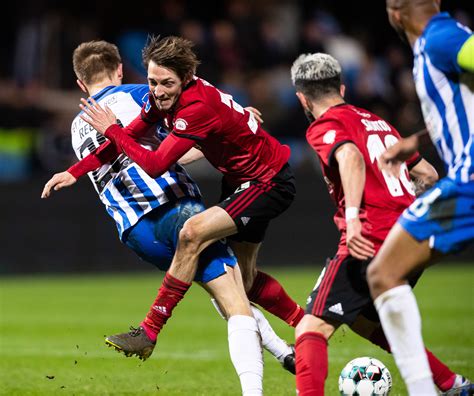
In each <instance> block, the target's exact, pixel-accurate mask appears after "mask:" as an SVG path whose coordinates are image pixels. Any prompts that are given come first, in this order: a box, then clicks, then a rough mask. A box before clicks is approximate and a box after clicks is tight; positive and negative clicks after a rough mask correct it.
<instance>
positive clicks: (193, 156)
mask: <svg viewBox="0 0 474 396" xmlns="http://www.w3.org/2000/svg"><path fill="white" fill-rule="evenodd" d="M201 158H204V154H203V153H202V151H201V150H198V149H197V148H194V147H192V148H191V150H189V151H188V152H187V153H186V154H184V155H183V156H182V157H181V158H180V159H179V160H178V164H180V165H188V164H190V163H192V162H195V161H198V160H200V159H201Z"/></svg>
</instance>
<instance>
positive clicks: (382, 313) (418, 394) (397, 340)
mask: <svg viewBox="0 0 474 396" xmlns="http://www.w3.org/2000/svg"><path fill="white" fill-rule="evenodd" d="M374 305H375V308H376V309H377V311H378V313H379V317H380V321H381V323H382V327H383V331H384V333H385V336H386V337H387V340H388V342H389V344H390V347H391V350H392V354H393V356H394V358H395V362H396V363H397V366H398V369H399V371H400V374H401V376H402V378H403V380H404V381H405V384H406V386H407V388H408V394H409V395H412V396H431V395H433V396H436V395H437V394H438V392H436V388H435V385H434V383H433V378H432V374H431V370H430V366H429V364H428V358H427V357H426V352H425V347H424V344H423V339H422V336H421V317H420V312H419V311H418V305H417V304H416V299H415V296H414V294H413V292H412V290H411V287H410V286H408V285H403V286H397V287H394V288H393V289H390V290H387V291H386V292H385V293H383V294H381V295H380V296H378V297H377V298H376V299H375V301H374Z"/></svg>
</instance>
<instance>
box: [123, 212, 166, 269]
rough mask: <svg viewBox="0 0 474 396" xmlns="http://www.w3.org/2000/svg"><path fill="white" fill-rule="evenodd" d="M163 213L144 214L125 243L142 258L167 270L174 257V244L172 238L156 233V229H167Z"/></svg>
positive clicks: (130, 231)
mask: <svg viewBox="0 0 474 396" xmlns="http://www.w3.org/2000/svg"><path fill="white" fill-rule="evenodd" d="M163 213H164V212H163ZM163 213H159V212H158V210H157V211H156V213H149V214H147V215H145V216H143V217H142V218H141V219H140V220H139V221H138V223H137V224H135V225H134V226H133V227H132V228H131V229H130V230H129V232H128V234H127V236H126V238H125V240H124V243H125V244H126V245H127V247H129V248H130V249H132V250H133V251H134V252H135V253H136V254H137V255H138V256H139V257H140V258H141V259H142V260H144V261H147V262H149V263H151V264H153V265H155V266H157V267H158V268H159V269H160V270H162V271H166V270H167V269H168V268H169V266H170V265H171V260H172V259H173V254H174V246H173V243H172V242H170V240H172V235H171V239H170V238H168V237H165V236H164V235H163V231H162V232H161V233H160V234H161V235H156V230H157V229H161V230H165V227H164V223H163Z"/></svg>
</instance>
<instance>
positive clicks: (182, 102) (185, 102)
mask: <svg viewBox="0 0 474 396" xmlns="http://www.w3.org/2000/svg"><path fill="white" fill-rule="evenodd" d="M195 86H196V80H191V81H190V82H189V83H188V85H186V86H185V87H184V89H183V92H181V95H179V99H178V100H177V101H176V103H175V105H174V106H173V109H172V110H171V111H170V113H176V112H177V111H178V110H179V109H181V108H183V107H185V106H187V105H188V104H190V103H193V102H195V101H196V100H195V99H193V100H191V101H189V100H188V98H187V97H186V96H187V95H186V94H187V92H189V91H188V90H189V89H192V88H193V87H195Z"/></svg>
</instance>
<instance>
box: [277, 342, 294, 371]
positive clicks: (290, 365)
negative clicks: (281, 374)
mask: <svg viewBox="0 0 474 396" xmlns="http://www.w3.org/2000/svg"><path fill="white" fill-rule="evenodd" d="M290 348H291V351H292V352H291V353H289V354H288V355H286V356H285V358H284V359H283V362H282V363H281V365H282V366H283V368H284V369H285V370H288V371H289V372H290V373H292V374H296V359H295V346H294V345H293V344H291V345H290Z"/></svg>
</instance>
